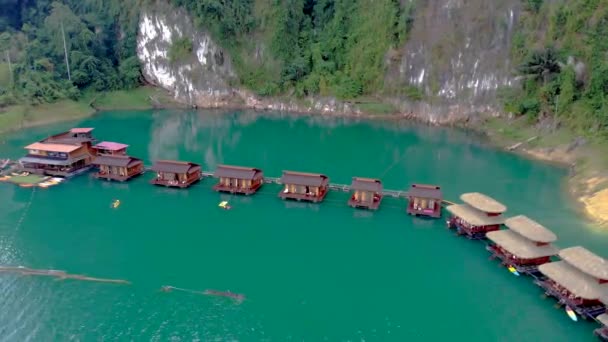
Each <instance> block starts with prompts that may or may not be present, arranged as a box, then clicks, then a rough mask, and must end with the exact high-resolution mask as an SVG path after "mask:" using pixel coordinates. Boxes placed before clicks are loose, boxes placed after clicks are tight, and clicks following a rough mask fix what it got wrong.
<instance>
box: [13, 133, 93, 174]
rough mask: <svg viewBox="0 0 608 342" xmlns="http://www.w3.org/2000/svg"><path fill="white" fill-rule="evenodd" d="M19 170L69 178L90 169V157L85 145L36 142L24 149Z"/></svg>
mask: <svg viewBox="0 0 608 342" xmlns="http://www.w3.org/2000/svg"><path fill="white" fill-rule="evenodd" d="M25 149H26V150H28V153H27V155H26V156H25V157H23V158H21V159H19V162H20V163H21V169H22V170H23V171H26V172H31V173H35V174H40V175H49V176H62V177H71V176H74V175H77V174H79V173H82V172H85V171H86V170H88V169H90V168H91V160H92V157H91V155H90V153H89V150H88V148H87V147H86V146H85V145H77V144H54V143H42V142H36V143H33V144H30V145H28V146H26V147H25Z"/></svg>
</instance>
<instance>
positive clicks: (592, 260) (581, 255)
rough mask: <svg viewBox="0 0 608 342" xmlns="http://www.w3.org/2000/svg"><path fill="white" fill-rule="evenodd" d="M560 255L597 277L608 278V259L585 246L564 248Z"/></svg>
mask: <svg viewBox="0 0 608 342" xmlns="http://www.w3.org/2000/svg"><path fill="white" fill-rule="evenodd" d="M559 257H560V258H562V259H563V260H566V261H567V262H568V263H569V264H571V265H572V266H574V267H576V268H578V269H579V270H581V271H583V272H585V273H587V274H589V275H590V276H592V277H595V278H597V279H608V260H606V259H604V258H602V257H600V256H599V255H597V254H594V253H592V252H591V251H589V250H588V249H586V248H584V247H580V246H577V247H570V248H565V249H562V250H561V251H560V252H559Z"/></svg>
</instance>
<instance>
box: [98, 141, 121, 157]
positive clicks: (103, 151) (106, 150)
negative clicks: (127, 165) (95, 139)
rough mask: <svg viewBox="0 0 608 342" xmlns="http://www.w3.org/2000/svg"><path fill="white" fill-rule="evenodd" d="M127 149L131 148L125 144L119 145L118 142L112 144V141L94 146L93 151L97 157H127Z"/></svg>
mask: <svg viewBox="0 0 608 342" xmlns="http://www.w3.org/2000/svg"><path fill="white" fill-rule="evenodd" d="M127 147H129V145H125V144H121V143H117V142H111V141H102V142H100V143H99V144H97V145H95V146H93V150H94V153H95V155H96V156H101V155H111V156H117V155H122V156H125V155H127Z"/></svg>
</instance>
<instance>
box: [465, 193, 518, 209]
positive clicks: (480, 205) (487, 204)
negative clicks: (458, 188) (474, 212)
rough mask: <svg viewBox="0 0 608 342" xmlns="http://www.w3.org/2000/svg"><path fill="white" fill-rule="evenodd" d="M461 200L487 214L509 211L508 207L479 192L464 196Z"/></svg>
mask: <svg viewBox="0 0 608 342" xmlns="http://www.w3.org/2000/svg"><path fill="white" fill-rule="evenodd" d="M460 199H461V200H462V201H463V202H464V203H466V204H468V205H470V206H472V207H474V208H476V209H479V210H481V211H485V212H486V213H494V214H498V213H504V212H505V211H507V207H506V206H505V205H504V204H502V203H500V202H498V201H496V200H495V199H493V198H491V197H489V196H486V195H484V194H481V193H479V192H470V193H466V194H462V195H460Z"/></svg>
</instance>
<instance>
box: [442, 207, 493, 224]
mask: <svg viewBox="0 0 608 342" xmlns="http://www.w3.org/2000/svg"><path fill="white" fill-rule="evenodd" d="M446 209H447V211H449V212H450V213H452V215H454V216H457V217H460V218H461V219H463V220H465V221H467V222H468V223H469V224H472V225H474V226H489V225H494V224H502V223H503V221H504V218H503V217H500V216H493V217H489V216H487V215H486V214H485V213H484V212H481V211H479V210H477V209H475V208H473V207H471V206H469V205H468V204H452V205H449V206H447V207H446Z"/></svg>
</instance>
